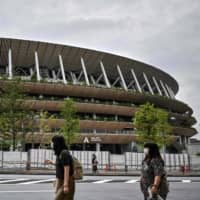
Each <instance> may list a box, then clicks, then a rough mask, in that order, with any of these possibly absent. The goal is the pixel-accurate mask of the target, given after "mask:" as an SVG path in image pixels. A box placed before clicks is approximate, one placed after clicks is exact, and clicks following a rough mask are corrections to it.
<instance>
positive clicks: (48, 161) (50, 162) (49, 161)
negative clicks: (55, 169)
mask: <svg viewBox="0 0 200 200" xmlns="http://www.w3.org/2000/svg"><path fill="white" fill-rule="evenodd" d="M44 163H45V164H53V161H52V160H45V161H44Z"/></svg>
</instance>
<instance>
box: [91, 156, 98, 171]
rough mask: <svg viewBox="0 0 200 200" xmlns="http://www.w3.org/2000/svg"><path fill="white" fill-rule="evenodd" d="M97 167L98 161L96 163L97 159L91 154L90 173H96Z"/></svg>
mask: <svg viewBox="0 0 200 200" xmlns="http://www.w3.org/2000/svg"><path fill="white" fill-rule="evenodd" d="M97 165H98V161H97V157H96V155H95V154H92V172H93V174H96V173H97V170H98V168H97Z"/></svg>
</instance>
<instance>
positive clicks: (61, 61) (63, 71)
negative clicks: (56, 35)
mask: <svg viewBox="0 0 200 200" xmlns="http://www.w3.org/2000/svg"><path fill="white" fill-rule="evenodd" d="M58 57H59V63H60V69H61V74H62V78H63V83H64V84H67V81H66V77H65V70H64V65H63V59H62V56H61V55H60V54H59V56H58Z"/></svg>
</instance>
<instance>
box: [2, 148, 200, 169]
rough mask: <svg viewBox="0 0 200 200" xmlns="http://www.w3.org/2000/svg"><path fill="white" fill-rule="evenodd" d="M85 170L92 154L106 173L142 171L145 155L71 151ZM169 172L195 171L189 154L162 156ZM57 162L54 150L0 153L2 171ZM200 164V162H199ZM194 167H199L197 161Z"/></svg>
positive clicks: (51, 167)
mask: <svg viewBox="0 0 200 200" xmlns="http://www.w3.org/2000/svg"><path fill="white" fill-rule="evenodd" d="M71 154H72V155H73V156H75V157H76V158H77V159H78V160H79V161H80V162H81V163H82V166H83V168H84V169H86V170H87V169H91V168H92V165H91V162H92V154H95V155H96V156H97V160H98V168H99V169H100V170H105V171H109V170H111V171H117V170H120V171H131V170H140V168H141V162H142V160H143V158H144V154H143V153H133V152H126V153H124V154H122V155H115V154H111V153H109V152H107V151H101V152H96V151H71ZM162 157H163V159H164V161H165V166H166V169H167V170H168V171H179V170H180V169H181V168H182V167H185V168H186V167H187V168H189V169H193V164H192V161H193V160H191V159H190V156H189V155H188V154H162ZM48 159H50V160H55V159H56V157H55V155H54V152H53V151H52V150H47V149H31V150H30V151H29V152H3V151H0V168H2V169H12V168H13V169H47V170H48V169H54V168H55V166H53V165H47V164H45V162H44V161H45V160H48ZM198 162H200V160H198ZM194 166H195V167H196V166H199V163H197V161H196V162H195V163H194Z"/></svg>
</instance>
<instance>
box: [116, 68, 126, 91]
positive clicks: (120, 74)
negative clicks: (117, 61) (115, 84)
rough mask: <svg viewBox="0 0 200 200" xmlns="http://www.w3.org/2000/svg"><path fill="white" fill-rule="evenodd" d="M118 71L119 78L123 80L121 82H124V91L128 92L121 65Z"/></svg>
mask: <svg viewBox="0 0 200 200" xmlns="http://www.w3.org/2000/svg"><path fill="white" fill-rule="evenodd" d="M117 71H118V73H119V76H120V79H121V81H122V85H123V88H124V90H126V91H127V90H128V88H127V86H126V82H125V80H124V77H123V74H122V72H121V69H120V67H119V65H117Z"/></svg>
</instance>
